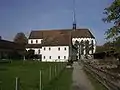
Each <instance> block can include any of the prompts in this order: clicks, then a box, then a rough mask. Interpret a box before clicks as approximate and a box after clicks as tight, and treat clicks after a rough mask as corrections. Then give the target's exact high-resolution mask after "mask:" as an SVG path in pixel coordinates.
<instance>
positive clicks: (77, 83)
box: [72, 62, 94, 90]
mask: <svg viewBox="0 0 120 90" xmlns="http://www.w3.org/2000/svg"><path fill="white" fill-rule="evenodd" d="M73 68H74V69H73V76H72V77H73V85H72V90H94V87H93V86H92V84H91V82H90V81H89V79H88V78H87V75H86V74H85V73H84V71H83V69H82V65H79V64H78V62H74V64H73Z"/></svg>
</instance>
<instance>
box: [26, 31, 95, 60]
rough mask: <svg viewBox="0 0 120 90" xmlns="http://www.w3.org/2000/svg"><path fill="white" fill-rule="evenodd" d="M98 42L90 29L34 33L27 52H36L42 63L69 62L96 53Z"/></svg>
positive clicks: (30, 38) (31, 35) (30, 37)
mask: <svg viewBox="0 0 120 90" xmlns="http://www.w3.org/2000/svg"><path fill="white" fill-rule="evenodd" d="M95 49H96V41H95V37H94V36H93V35H92V33H91V32H90V30H88V29H76V30H73V29H63V30H40V31H32V32H31V34H30V36H29V39H28V45H27V46H26V50H27V51H28V50H34V54H35V55H38V56H39V55H40V56H41V60H42V61H57V62H59V61H68V59H69V57H71V58H72V59H76V58H77V59H80V58H81V56H85V55H91V54H93V53H94V52H95Z"/></svg>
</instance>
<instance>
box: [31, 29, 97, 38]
mask: <svg viewBox="0 0 120 90" xmlns="http://www.w3.org/2000/svg"><path fill="white" fill-rule="evenodd" d="M70 31H72V36H73V37H74V38H77V37H80V38H81V37H83V38H95V37H94V36H93V35H92V33H91V32H90V31H89V30H88V29H76V30H75V31H73V29H61V30H39V31H31V34H30V36H29V39H43V38H44V37H45V36H49V35H55V34H56V33H60V34H68V33H70Z"/></svg>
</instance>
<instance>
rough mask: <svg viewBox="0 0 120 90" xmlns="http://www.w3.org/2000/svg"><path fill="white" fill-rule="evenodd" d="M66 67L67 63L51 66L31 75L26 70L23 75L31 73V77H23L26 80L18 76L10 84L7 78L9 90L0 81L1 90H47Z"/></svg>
mask: <svg viewBox="0 0 120 90" xmlns="http://www.w3.org/2000/svg"><path fill="white" fill-rule="evenodd" d="M65 66H66V63H56V64H54V65H49V66H48V68H45V69H44V68H42V69H40V70H38V71H37V74H36V73H35V72H34V71H33V74H31V72H29V71H27V70H26V69H24V71H23V73H29V75H30V76H22V77H24V78H21V77H17V76H16V77H14V78H13V79H12V80H11V81H8V82H7V78H5V79H6V82H7V84H9V85H8V86H9V88H7V85H6V86H3V83H6V82H3V81H1V80H0V90H8V89H9V90H45V88H46V87H47V86H49V84H50V83H51V82H52V81H54V79H55V78H57V77H58V76H59V75H60V73H61V72H62V71H63V70H64V68H65ZM34 73H35V74H34ZM28 77H30V78H28ZM33 78H34V79H33Z"/></svg>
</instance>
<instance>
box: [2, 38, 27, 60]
mask: <svg viewBox="0 0 120 90" xmlns="http://www.w3.org/2000/svg"><path fill="white" fill-rule="evenodd" d="M24 49H25V48H24V47H23V46H21V45H19V44H17V43H14V42H11V41H7V40H3V39H1V38H0V60H3V59H18V58H19V59H20V58H21V55H20V54H19V53H21V52H23V51H24Z"/></svg>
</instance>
